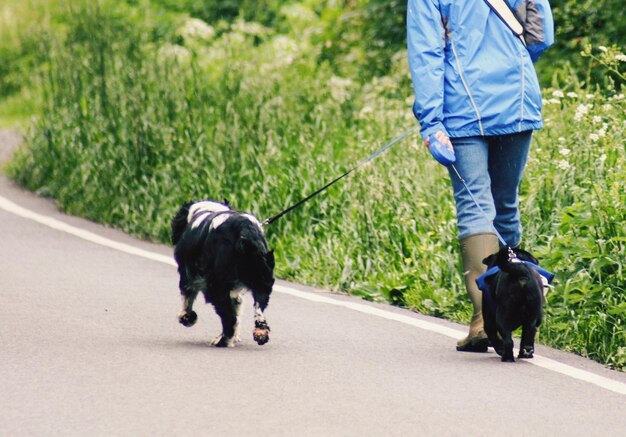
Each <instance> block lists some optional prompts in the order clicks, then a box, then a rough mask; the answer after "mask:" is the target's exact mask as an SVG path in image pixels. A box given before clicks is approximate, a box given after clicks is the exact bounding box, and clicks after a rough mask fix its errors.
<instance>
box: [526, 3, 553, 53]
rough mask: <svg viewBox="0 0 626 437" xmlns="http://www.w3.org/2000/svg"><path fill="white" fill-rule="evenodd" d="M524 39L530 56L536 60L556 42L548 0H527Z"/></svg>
mask: <svg viewBox="0 0 626 437" xmlns="http://www.w3.org/2000/svg"><path fill="white" fill-rule="evenodd" d="M524 3H525V7H526V11H525V12H526V14H525V16H526V19H525V22H524V39H525V40H526V45H527V48H528V52H529V53H530V58H531V59H532V60H533V62H535V61H536V60H537V59H539V57H540V56H541V54H542V53H543V52H545V51H546V50H547V48H548V47H550V46H551V45H552V44H554V20H553V18H552V9H551V8H550V3H549V2H548V0H526V1H525V2H524Z"/></svg>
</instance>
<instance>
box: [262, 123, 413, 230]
mask: <svg viewBox="0 0 626 437" xmlns="http://www.w3.org/2000/svg"><path fill="white" fill-rule="evenodd" d="M418 128H419V126H413V127H412V128H411V129H409V130H407V131H405V132H404V133H403V134H402V135H400V136H399V137H396V138H394V139H393V140H391V141H389V142H388V143H387V144H385V145H384V146H383V147H381V148H380V149H378V150H377V151H375V152H374V153H372V154H371V155H370V156H368V157H367V158H364V159H362V160H361V161H359V163H358V164H357V165H355V166H354V167H352V168H351V169H350V170H348V171H346V172H345V173H344V174H342V175H341V176H339V177H337V178H335V179H333V180H332V181H330V182H329V183H327V184H326V185H324V186H323V187H322V188H320V189H319V190H317V191H315V192H314V193H311V194H309V195H308V196H306V197H305V198H304V199H302V200H300V201H298V202H296V203H295V204H293V205H291V206H290V207H289V208H287V209H285V210H283V211H281V212H279V213H278V214H276V215H273V216H272V217H270V218H267V219H265V220H264V221H263V223H262V224H261V225H262V226H266V225H269V224H270V223H273V222H275V221H276V220H278V219H279V218H281V217H282V216H284V215H285V214H287V213H288V212H290V211H292V210H294V209H296V208H297V207H299V206H300V205H302V204H303V203H305V202H307V201H309V200H311V199H312V198H313V197H315V196H317V195H318V194H320V193H321V192H322V191H324V190H326V189H327V188H329V187H330V186H331V185H334V184H335V183H337V182H339V181H340V180H341V179H343V178H345V177H346V176H348V175H349V174H350V173H352V172H353V171H355V170H357V169H359V168H360V167H361V166H363V165H364V164H366V163H368V162H369V161H371V160H372V159H374V158H376V157H378V155H380V154H381V153H383V152H384V151H386V150H387V149H389V148H390V147H391V146H393V145H394V144H396V143H397V142H399V141H402V140H403V139H404V138H406V137H407V136H409V135H410V134H412V133H413V132H414V131H415V130H416V129H418Z"/></svg>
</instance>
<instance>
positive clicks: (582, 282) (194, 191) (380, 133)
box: [0, 6, 626, 369]
mask: <svg viewBox="0 0 626 437" xmlns="http://www.w3.org/2000/svg"><path fill="white" fill-rule="evenodd" d="M133 11H134V12H133ZM155 17H156V16H155V15H153V14H140V13H137V12H136V10H130V11H128V10H124V13H120V10H119V9H116V8H113V7H101V8H98V7H97V6H89V7H79V6H75V11H74V13H72V14H69V15H68V16H67V17H66V18H65V21H64V26H63V32H62V33H61V34H60V35H61V36H60V37H55V36H46V37H45V38H43V40H42V42H43V43H44V46H45V48H46V49H45V50H43V51H42V52H41V53H42V56H43V59H42V64H41V65H42V66H43V67H42V68H39V69H38V72H37V75H36V77H37V78H38V80H39V83H40V84H41V85H40V86H41V90H42V93H41V97H40V100H41V105H40V106H37V109H36V112H37V113H40V114H41V115H40V116H39V117H38V119H37V121H36V122H35V123H34V125H33V129H32V133H31V135H30V136H29V137H28V148H25V149H23V150H21V152H20V153H19V154H18V155H17V157H16V159H15V160H14V161H13V162H12V164H11V166H10V168H9V171H10V174H11V176H12V177H13V178H14V179H15V180H16V181H18V182H19V183H21V184H22V185H24V186H26V187H28V188H30V189H32V190H34V191H37V192H39V193H40V194H42V195H46V196H50V197H54V198H55V199H56V201H57V202H58V203H59V205H61V207H62V208H64V209H65V210H66V211H68V212H70V213H73V214H78V215H82V216H85V217H88V218H90V219H93V220H96V221H99V222H103V223H110V224H113V225H114V226H117V227H119V228H121V229H123V230H125V231H127V232H130V233H132V234H135V235H138V236H141V237H144V238H148V239H152V240H155V241H161V242H167V241H168V240H169V220H170V218H171V216H172V215H173V214H174V212H175V211H176V209H177V208H178V207H179V205H180V204H181V203H182V202H183V201H186V200H189V199H196V198H213V199H223V198H225V199H227V200H228V201H229V202H230V203H231V204H232V205H233V206H234V207H236V208H238V209H243V210H247V211H250V212H252V213H254V214H255V215H257V216H258V217H260V218H261V219H263V218H266V217H268V216H270V215H272V214H274V213H276V212H278V211H280V210H282V209H283V208H285V207H287V206H289V205H291V204H292V203H294V202H295V201H297V200H299V199H300V198H302V197H304V196H305V195H307V194H309V193H311V192H313V191H315V190H316V189H317V188H319V187H320V186H321V185H323V184H324V183H326V182H327V181H329V180H330V179H332V178H334V177H336V176H338V175H339V174H341V173H342V172H343V171H345V170H346V169H347V168H350V167H352V166H353V165H355V164H356V163H357V162H358V161H359V160H360V159H361V158H363V157H365V156H368V155H369V154H370V153H371V152H372V151H374V150H375V149H377V148H378V147H380V146H381V145H382V144H384V143H385V142H387V141H388V140H390V139H391V138H393V137H395V136H397V135H398V134H400V133H401V132H404V131H405V130H406V129H408V128H409V127H412V126H414V125H415V121H414V119H413V116H412V114H411V111H410V105H411V94H412V90H411V85H410V79H409V77H408V68H407V66H406V53H405V52H403V51H400V52H398V53H396V54H395V55H394V56H392V57H391V59H392V67H391V69H390V71H389V73H388V74H387V75H386V76H382V77H375V78H373V79H371V80H365V81H362V80H360V79H358V78H357V77H356V76H354V77H353V76H344V77H338V76H336V74H337V73H336V72H337V71H338V69H337V68H336V66H333V65H330V64H329V63H328V62H326V61H323V59H324V57H323V56H322V51H323V47H324V46H323V44H322V45H320V44H317V43H316V42H315V41H316V38H317V37H316V35H315V34H314V33H312V34H310V35H308V37H307V35H305V34H303V32H302V29H292V30H293V32H292V31H290V30H289V29H287V30H285V31H284V32H282V33H278V32H277V31H276V30H274V29H270V28H265V27H263V26H259V25H257V24H255V23H248V22H243V21H235V22H234V23H233V24H232V25H229V24H225V23H222V24H221V25H220V26H221V27H219V28H216V29H214V32H208V31H207V33H206V35H210V36H208V37H206V38H198V37H192V36H189V35H186V36H185V34H184V32H180V31H179V30H177V29H180V28H179V27H176V26H179V25H180V24H182V23H183V22H184V17H179V18H180V19H178V18H176V17H172V16H167V17H165V18H162V17H161V18H158V17H157V18H155ZM160 19H162V20H164V21H162V22H159V21H158V20H160ZM155 20H157V21H156V22H155ZM176 23H178V24H176ZM175 24H176V25H175ZM300 24H301V25H302V23H300ZM308 24H311V23H308ZM157 28H158V29H161V30H159V31H158V32H155V29H157ZM163 29H166V30H167V31H164V30H163ZM205 30H206V29H205ZM163 32H165V34H167V37H159V36H158V35H163ZM155 35H156V36H155ZM303 35H304V36H303ZM174 43H179V44H174ZM321 59H322V60H321ZM598 59H600V58H598ZM601 60H602V59H600V61H601ZM344 62H348V61H344ZM353 62H354V63H353V64H350V65H345V66H344V67H345V68H341V69H339V70H341V71H357V70H358V69H359V64H358V60H354V61H353ZM594 62H599V61H596V60H594ZM600 64H602V62H600ZM603 65H604V64H603ZM615 65H617V67H616V68H618V69H619V68H622V67H621V65H619V64H615ZM594 68H596V67H594ZM557 79H558V78H557ZM567 79H568V80H569V79H570V76H567ZM559 83H565V82H560V81H559V80H557V81H556V82H555V84H554V87H555V88H554V89H547V90H546V91H545V98H546V100H547V103H546V106H545V111H544V113H545V117H546V129H544V130H543V131H540V132H538V133H537V135H536V136H535V140H534V144H533V150H532V156H531V159H530V161H529V164H528V168H527V172H526V177H525V181H524V183H523V186H522V193H521V194H522V200H523V202H522V204H523V207H522V208H523V209H522V213H523V221H524V223H525V228H526V233H525V245H526V247H530V248H533V251H535V252H537V254H539V255H540V258H541V259H542V265H543V266H544V267H546V268H548V269H550V270H553V271H555V272H556V273H557V279H556V281H555V287H554V289H553V290H552V291H551V293H550V294H549V298H548V305H547V307H546V320H545V323H544V326H543V328H542V329H541V334H540V341H541V342H543V343H545V344H551V345H555V346H558V347H560V348H563V349H567V350H572V351H574V352H577V353H580V354H582V355H585V356H589V357H591V358H593V359H596V360H598V361H601V362H604V363H607V364H609V365H611V366H613V367H615V368H621V369H623V368H624V367H625V366H626V348H625V347H626V331H625V327H624V324H625V321H626V301H625V297H624V296H626V294H625V290H624V274H623V268H624V265H626V248H625V244H626V235H625V234H624V226H623V223H624V222H625V221H626V217H625V216H626V206H625V205H626V197H625V194H624V189H623V187H624V186H625V185H626V184H625V182H626V181H625V180H624V178H625V176H624V172H623V167H624V164H625V163H626V156H625V155H626V154H625V150H624V144H625V143H626V132H625V122H626V118H625V115H624V114H625V109H626V101H625V100H624V98H623V95H622V94H620V92H619V91H616V90H613V89H611V88H610V87H609V88H607V89H603V90H595V89H594V90H590V89H587V88H585V86H584V84H581V83H578V82H576V80H575V78H574V77H573V76H572V77H571V80H569V83H570V85H568V87H569V88H565V89H560V88H559ZM568 93H571V94H568ZM38 99H39V98H38ZM18 100H19V99H18ZM37 101H39V100H37ZM7 105H9V106H8V107H10V104H8V103H7ZM581 105H586V106H581ZM587 105H593V106H587ZM2 108H3V106H2V105H0V113H2ZM585 108H586V112H585ZM7 113H11V111H10V110H8V111H7ZM577 114H578V115H577ZM573 127H575V128H573ZM592 212H593V214H592ZM267 234H268V238H269V241H270V245H271V246H272V247H273V248H274V249H275V251H276V259H277V274H278V276H279V277H281V278H285V279H291V280H294V281H299V282H303V283H307V284H311V285H318V286H322V287H328V288H331V289H333V290H339V291H343V292H347V293H352V294H355V295H359V296H362V297H363V298H366V299H370V300H381V301H389V302H391V303H394V304H397V305H403V306H406V307H408V308H411V309H414V310H418V311H420V312H423V313H426V314H432V315H435V316H438V317H446V318H449V319H453V320H458V321H467V320H468V319H469V314H470V307H469V302H468V299H467V298H466V296H465V291H464V287H463V285H462V281H461V275H460V266H459V254H458V252H459V251H458V247H457V242H456V224H455V215H454V206H453V201H452V196H451V190H450V188H449V181H448V178H447V173H446V172H445V170H444V168H443V167H441V166H439V165H438V164H436V163H435V162H434V160H432V158H431V157H430V156H429V155H428V153H427V152H426V150H425V149H424V147H423V146H422V145H421V141H420V140H419V138H418V137H417V135H416V136H414V137H412V138H411V139H408V140H405V141H403V142H402V143H400V144H397V145H396V146H394V147H393V148H392V149H390V150H389V151H388V152H386V153H385V154H384V155H382V156H381V157H379V158H378V159H376V160H375V161H374V162H372V163H370V164H368V165H367V166H365V167H364V168H362V169H360V170H359V171H358V172H357V173H355V174H354V175H353V176H350V177H349V178H346V179H345V180H343V181H342V182H340V183H339V184H337V185H335V186H333V187H332V188H330V189H329V190H328V191H326V192H325V193H324V194H322V195H320V196H318V197H316V198H315V199H313V200H311V201H310V202H308V203H306V204H305V205H303V206H302V207H301V208H299V209H297V210H295V211H293V212H292V213H290V214H289V215H287V216H285V217H284V218H282V219H280V220H279V221H277V222H276V223H275V224H272V225H271V226H270V227H268V229H267Z"/></svg>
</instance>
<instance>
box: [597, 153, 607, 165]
mask: <svg viewBox="0 0 626 437" xmlns="http://www.w3.org/2000/svg"><path fill="white" fill-rule="evenodd" d="M598 161H600V164H604V161H606V153H603V154H602V155H600V157H599V158H598Z"/></svg>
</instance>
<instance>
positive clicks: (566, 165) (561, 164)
mask: <svg viewBox="0 0 626 437" xmlns="http://www.w3.org/2000/svg"><path fill="white" fill-rule="evenodd" d="M557 167H559V169H561V170H567V169H568V168H569V167H570V165H569V162H568V161H567V160H565V159H562V160H560V161H559V162H558V164H557Z"/></svg>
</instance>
